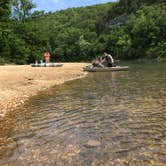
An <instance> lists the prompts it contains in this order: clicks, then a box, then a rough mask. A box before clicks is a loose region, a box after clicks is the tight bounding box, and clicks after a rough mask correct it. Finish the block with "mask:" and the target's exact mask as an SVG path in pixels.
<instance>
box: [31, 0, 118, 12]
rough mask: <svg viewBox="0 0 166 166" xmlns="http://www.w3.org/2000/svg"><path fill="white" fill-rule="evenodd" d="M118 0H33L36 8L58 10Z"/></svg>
mask: <svg viewBox="0 0 166 166" xmlns="http://www.w3.org/2000/svg"><path fill="white" fill-rule="evenodd" d="M113 1H116V0H33V2H34V3H35V4H36V5H37V8H36V9H35V10H45V11H46V12H48V11H52V12H54V11H57V10H61V9H66V8H70V7H80V6H89V5H94V4H100V3H107V2H113Z"/></svg>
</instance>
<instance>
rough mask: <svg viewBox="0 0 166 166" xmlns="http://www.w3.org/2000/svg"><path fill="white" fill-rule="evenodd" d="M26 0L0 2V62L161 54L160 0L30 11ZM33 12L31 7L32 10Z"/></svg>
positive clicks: (165, 37) (165, 13)
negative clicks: (109, 54)
mask: <svg viewBox="0 0 166 166" xmlns="http://www.w3.org/2000/svg"><path fill="white" fill-rule="evenodd" d="M35 7H36V6H35V4H33V1H31V0H1V1H0V64H4V63H16V64H27V63H31V62H34V61H35V60H39V59H43V54H44V51H46V50H48V51H49V52H50V53H51V58H52V61H90V60H92V59H94V58H95V57H96V56H99V55H101V54H102V53H103V51H107V52H109V53H111V54H112V55H113V56H114V57H115V58H118V59H143V58H146V59H165V58H166V3H165V0H119V1H117V2H114V3H112V2H110V3H106V4H100V5H94V6H88V7H79V8H69V9H66V10H61V11H57V12H54V13H52V12H48V13H46V12H45V11H35ZM32 11H33V12H32Z"/></svg>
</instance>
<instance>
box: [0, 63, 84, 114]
mask: <svg viewBox="0 0 166 166" xmlns="http://www.w3.org/2000/svg"><path fill="white" fill-rule="evenodd" d="M63 64H64V65H63V67H31V66H30V65H21V66H19V65H5V66H0V116H4V115H5V113H6V112H8V111H10V110H14V109H15V108H16V107H17V106H18V105H20V104H23V103H24V102H25V101H26V100H28V99H29V98H30V97H31V96H34V95H36V94H37V93H38V92H40V91H42V90H45V89H47V88H50V87H51V86H54V85H57V84H61V83H64V82H65V81H69V80H72V79H76V78H79V77H83V76H85V75H86V73H85V72H83V67H84V66H86V65H87V64H86V63H63Z"/></svg>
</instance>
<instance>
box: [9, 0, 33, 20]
mask: <svg viewBox="0 0 166 166" xmlns="http://www.w3.org/2000/svg"><path fill="white" fill-rule="evenodd" d="M12 6H13V13H12V16H13V18H15V19H16V20H18V21H21V22H25V20H26V18H28V17H29V16H30V15H31V10H32V9H33V8H35V7H36V5H35V4H34V3H33V2H32V0H12Z"/></svg>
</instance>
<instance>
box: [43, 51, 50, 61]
mask: <svg viewBox="0 0 166 166" xmlns="http://www.w3.org/2000/svg"><path fill="white" fill-rule="evenodd" d="M44 58H45V62H46V63H49V62H50V53H49V52H48V51H46V52H45V53H44Z"/></svg>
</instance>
